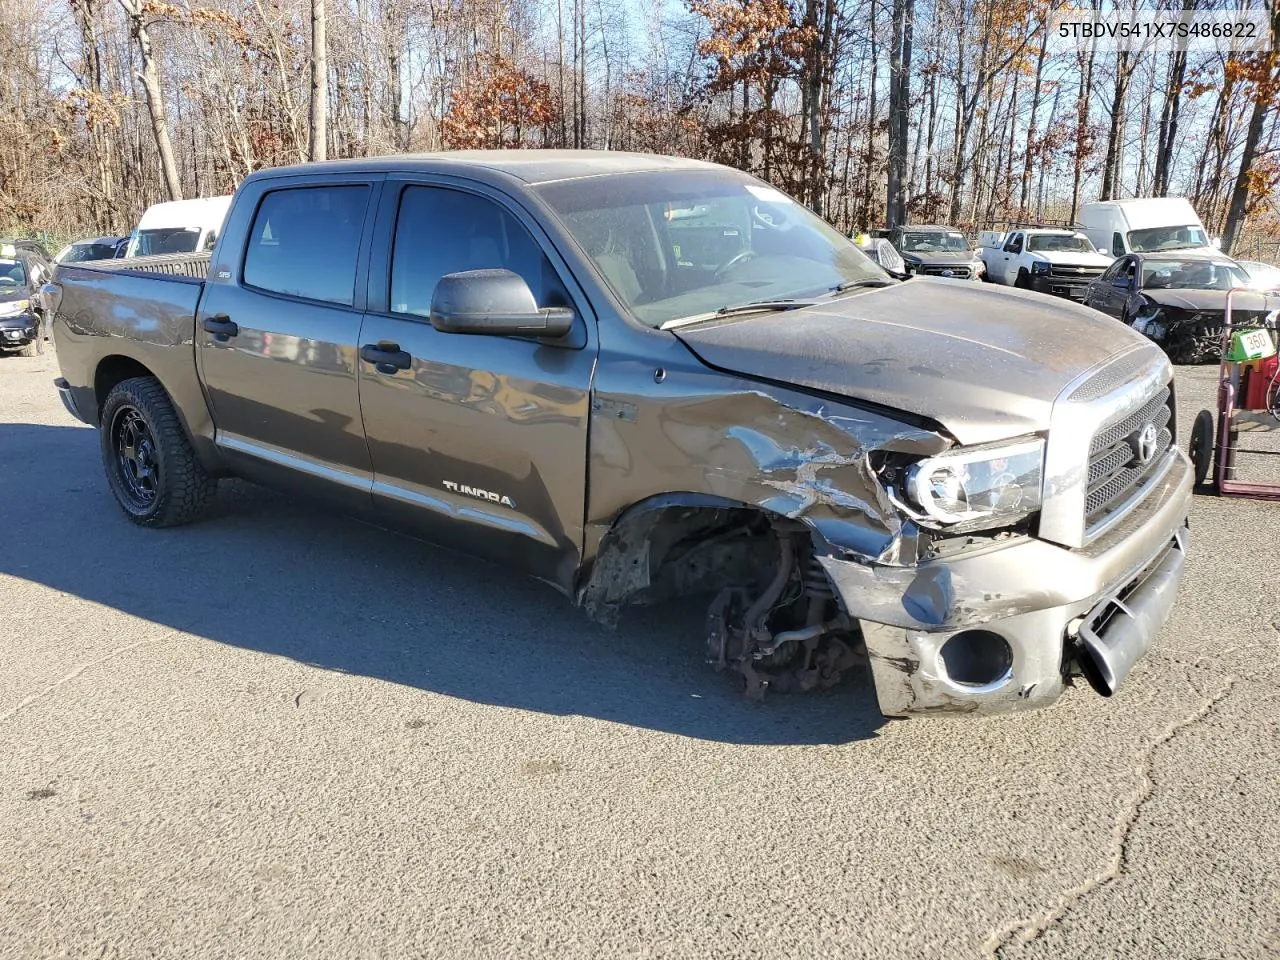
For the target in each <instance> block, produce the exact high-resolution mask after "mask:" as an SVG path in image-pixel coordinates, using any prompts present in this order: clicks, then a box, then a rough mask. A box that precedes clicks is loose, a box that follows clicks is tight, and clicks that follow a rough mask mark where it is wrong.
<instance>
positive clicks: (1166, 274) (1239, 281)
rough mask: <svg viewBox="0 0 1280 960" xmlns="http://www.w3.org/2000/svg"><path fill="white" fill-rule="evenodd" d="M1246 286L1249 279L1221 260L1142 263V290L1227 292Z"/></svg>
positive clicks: (1243, 273)
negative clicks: (1233, 288)
mask: <svg viewBox="0 0 1280 960" xmlns="http://www.w3.org/2000/svg"><path fill="white" fill-rule="evenodd" d="M1248 284H1249V275H1248V274H1247V273H1245V272H1244V271H1243V270H1241V269H1240V268H1239V267H1237V266H1236V265H1235V264H1234V263H1227V262H1226V261H1225V260H1192V259H1186V260H1176V259H1169V260H1164V259H1160V260H1143V261H1142V289H1144V290H1160V289H1171V290H1230V289H1231V288H1232V287H1244V286H1248Z"/></svg>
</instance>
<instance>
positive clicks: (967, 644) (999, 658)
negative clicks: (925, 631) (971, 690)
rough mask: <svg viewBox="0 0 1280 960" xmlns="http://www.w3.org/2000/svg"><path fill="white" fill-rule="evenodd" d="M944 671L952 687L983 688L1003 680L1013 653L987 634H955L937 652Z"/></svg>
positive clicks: (1000, 639) (995, 635) (999, 639)
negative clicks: (956, 685)
mask: <svg viewBox="0 0 1280 960" xmlns="http://www.w3.org/2000/svg"><path fill="white" fill-rule="evenodd" d="M938 655H939V656H940V657H941V659H942V666H943V669H944V670H946V672H947V676H948V677H950V678H951V680H952V681H954V682H955V683H958V684H961V685H962V686H966V687H985V686H988V685H990V684H993V683H996V682H998V681H1000V680H1003V679H1004V678H1005V677H1006V676H1008V675H1009V671H1010V670H1011V669H1012V668H1013V649H1012V648H1011V647H1010V646H1009V643H1008V641H1007V640H1005V638H1004V637H1002V636H1000V634H998V633H992V632H991V631H990V630H965V631H962V632H961V633H957V634H956V635H955V636H954V637H952V638H951V639H949V640H948V641H947V642H946V643H944V644H943V645H942V649H941V650H939V651H938Z"/></svg>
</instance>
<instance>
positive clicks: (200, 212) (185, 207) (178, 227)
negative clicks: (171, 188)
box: [125, 197, 231, 257]
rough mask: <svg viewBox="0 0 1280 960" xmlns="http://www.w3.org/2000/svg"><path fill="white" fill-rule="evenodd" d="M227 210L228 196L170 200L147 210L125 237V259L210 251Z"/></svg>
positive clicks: (229, 205) (229, 204)
mask: <svg viewBox="0 0 1280 960" xmlns="http://www.w3.org/2000/svg"><path fill="white" fill-rule="evenodd" d="M230 207H231V198H230V197H201V198H199V199H196V200H170V201H169V202H167V203H157V204H153V205H152V206H150V207H147V211H146V213H144V214H143V215H142V219H141V220H139V221H138V226H137V229H135V230H134V231H133V234H132V235H131V236H130V237H129V248H128V249H127V250H126V251H125V256H126V257H149V256H154V255H156V254H160V253H201V252H203V251H205V250H212V249H213V245H214V243H215V242H216V241H217V239H218V234H219V232H221V230H222V221H223V220H225V219H226V216H227V210H228V209H229V208H230Z"/></svg>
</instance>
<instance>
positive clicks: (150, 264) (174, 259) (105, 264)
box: [75, 253, 213, 281]
mask: <svg viewBox="0 0 1280 960" xmlns="http://www.w3.org/2000/svg"><path fill="white" fill-rule="evenodd" d="M212 259H213V254H211V253H162V254H157V255H156V256H151V257H121V258H119V259H117V260H92V261H88V262H85V263H77V264H75V266H77V267H80V268H82V269H83V268H87V269H90V270H103V271H109V272H111V273H159V274H162V275H164V276H167V277H174V278H181V279H184V280H199V281H204V280H206V279H208V276H209V263H210V261H211V260H212Z"/></svg>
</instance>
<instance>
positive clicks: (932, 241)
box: [902, 231, 969, 253]
mask: <svg viewBox="0 0 1280 960" xmlns="http://www.w3.org/2000/svg"><path fill="white" fill-rule="evenodd" d="M902 249H903V250H904V251H906V252H907V253H938V252H940V251H947V252H948V253H964V252H966V251H967V250H968V249H969V244H967V243H965V240H964V235H963V234H960V233H943V232H941V231H936V232H930V233H904V234H903V235H902Z"/></svg>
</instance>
